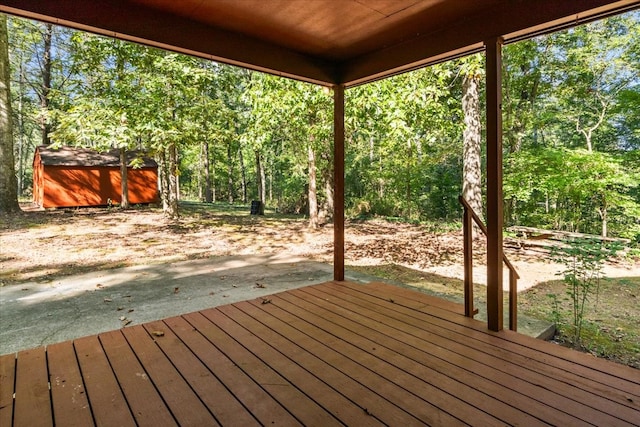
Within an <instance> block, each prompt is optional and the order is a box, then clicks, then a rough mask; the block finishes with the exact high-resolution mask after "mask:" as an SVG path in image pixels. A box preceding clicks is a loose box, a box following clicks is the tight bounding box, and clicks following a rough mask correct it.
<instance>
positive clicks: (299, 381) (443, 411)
mask: <svg viewBox="0 0 640 427" xmlns="http://www.w3.org/2000/svg"><path fill="white" fill-rule="evenodd" d="M265 302H266V303H265ZM461 312H462V307H461V306H458V305H456V304H453V303H450V302H446V301H442V300H440V299H438V298H435V297H432V296H428V295H425V294H422V293H419V292H414V291H412V290H410V289H407V288H400V287H395V286H391V285H387V284H384V283H371V284H366V285H363V284H355V283H350V282H339V283H338V282H327V283H323V284H319V285H313V286H308V287H305V288H299V289H296V290H290V291H285V292H281V293H279V294H275V295H271V296H269V297H268V298H267V301H263V300H262V299H257V300H252V301H243V302H238V303H235V304H231V305H227V306H223V307H217V308H211V309H207V310H203V311H200V312H195V313H189V314H185V315H182V316H177V317H172V318H168V319H164V320H160V321H155V322H150V323H148V324H144V325H136V326H133V327H127V328H124V329H121V330H118V331H111V332H107V333H103V334H100V335H97V336H91V337H85V338H81V339H77V340H75V341H68V342H64V343H59V344H54V345H51V346H49V347H47V348H43V347H41V348H37V349H32V350H27V351H21V352H19V353H17V355H15V354H11V355H5V356H0V425H2V426H3V427H4V426H11V425H13V426H20V425H29V426H38V425H42V426H51V425H61V426H62V425H83V426H84V425H87V426H89V425H106V426H109V425H119V426H127V425H132V426H133V425H141V426H144V425H147V426H153V427H160V426H165V425H167V426H170V425H223V426H252V425H256V426H258V425H281V426H299V425H310V426H331V425H336V426H340V425H348V426H351V425H353V426H376V425H403V426H405V425H406V426H411V425H434V426H442V425H446V426H455V425H478V426H486V425H527V426H536V425H561V426H583V425H594V426H601V425H607V426H629V425H640V371H638V370H635V369H632V368H629V367H626V366H622V365H617V364H614V363H612V362H609V361H606V360H601V359H596V358H594V357H592V356H589V355H586V354H583V353H578V352H574V351H572V350H570V349H566V348H563V347H560V346H557V345H553V344H550V343H546V342H543V341H540V340H535V339H532V338H530V337H526V336H522V335H520V334H517V333H513V332H511V331H501V332H491V331H488V330H487V328H486V325H484V324H482V323H481V322H478V321H475V320H473V319H469V318H465V317H464V316H462V315H461ZM14 384H15V387H14Z"/></svg>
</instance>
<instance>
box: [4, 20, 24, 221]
mask: <svg viewBox="0 0 640 427" xmlns="http://www.w3.org/2000/svg"><path fill="white" fill-rule="evenodd" d="M10 79H11V77H10V72H9V40H8V34H7V15H5V14H0V214H3V213H13V212H19V211H20V206H19V205H18V186H17V181H16V174H15V160H14V157H13V126H12V125H13V123H12V122H11V86H10Z"/></svg>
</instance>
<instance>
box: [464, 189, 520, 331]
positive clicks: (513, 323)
mask: <svg viewBox="0 0 640 427" xmlns="http://www.w3.org/2000/svg"><path fill="white" fill-rule="evenodd" d="M458 200H459V201H460V204H461V205H462V207H463V208H464V218H463V222H462V230H463V235H464V315H465V316H467V317H473V316H475V315H476V314H477V313H478V310H477V309H476V308H474V306H473V234H472V231H473V222H475V223H476V225H477V226H478V228H480V230H481V231H482V233H483V234H484V235H485V236H486V235H487V227H485V225H484V224H483V223H482V220H481V219H480V217H479V216H478V215H477V214H476V213H475V211H474V210H473V208H472V207H471V205H469V202H467V201H466V200H465V198H464V197H462V196H460V197H459V198H458ZM502 261H503V262H504V263H505V265H506V266H507V268H508V269H509V329H511V330H512V331H516V330H517V329H518V279H519V278H520V275H518V272H517V271H516V268H515V267H514V266H513V264H511V261H509V259H508V258H507V256H506V255H505V254H504V253H503V254H502ZM499 310H502V307H499Z"/></svg>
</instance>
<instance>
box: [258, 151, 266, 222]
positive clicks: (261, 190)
mask: <svg viewBox="0 0 640 427" xmlns="http://www.w3.org/2000/svg"><path fill="white" fill-rule="evenodd" d="M255 154H256V178H257V181H258V200H260V211H259V212H258V214H259V215H264V204H265V202H266V196H265V192H266V186H265V177H264V165H263V162H262V155H261V154H260V151H258V150H256V151H255Z"/></svg>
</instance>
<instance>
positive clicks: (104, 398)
mask: <svg viewBox="0 0 640 427" xmlns="http://www.w3.org/2000/svg"><path fill="white" fill-rule="evenodd" d="M73 345H74V347H75V350H76V357H77V359H78V364H79V366H80V371H81V372H82V378H83V380H84V385H85V389H86V393H87V398H88V399H89V404H90V405H91V412H92V414H93V419H94V422H95V424H96V425H98V426H112V425H118V426H123V427H126V426H135V425H136V422H135V420H134V418H133V415H132V414H131V411H130V410H129V406H128V404H127V401H126V400H125V398H124V395H123V394H122V390H121V389H120V385H119V384H118V381H117V379H116V377H115V376H114V375H113V370H112V369H111V365H110V364H109V360H108V359H107V356H106V354H105V353H104V350H103V348H102V345H101V344H100V340H99V338H98V337H97V336H90V337H85V338H80V339H77V340H75V341H74V342H73ZM20 355H21V353H18V360H20ZM17 402H18V397H17V396H16V403H17Z"/></svg>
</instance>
